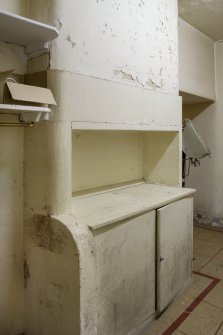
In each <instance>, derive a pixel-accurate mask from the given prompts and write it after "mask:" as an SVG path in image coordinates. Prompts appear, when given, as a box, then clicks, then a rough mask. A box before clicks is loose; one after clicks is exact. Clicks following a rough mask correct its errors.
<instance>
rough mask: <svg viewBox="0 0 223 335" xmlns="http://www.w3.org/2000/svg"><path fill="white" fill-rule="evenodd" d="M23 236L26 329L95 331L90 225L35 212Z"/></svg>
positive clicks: (47, 334)
mask: <svg viewBox="0 0 223 335" xmlns="http://www.w3.org/2000/svg"><path fill="white" fill-rule="evenodd" d="M25 237H26V238H25V240H26V247H25V262H24V274H25V305H26V326H27V329H26V334H30V335H37V334H38V335H61V334H66V335H78V334H80V333H81V334H92V335H94V334H96V327H95V316H96V313H95V308H96V307H95V304H93V303H92V301H95V297H94V294H95V292H96V290H95V285H94V278H95V273H94V272H95V263H94V249H93V244H92V238H91V236H90V231H89V229H88V228H87V227H86V226H84V225H83V226H82V225H79V224H78V223H77V222H76V221H75V218H74V217H73V216H69V215H64V216H60V217H50V216H47V215H46V216H44V215H34V216H32V218H31V219H30V220H29V222H28V223H27V224H26V229H25Z"/></svg>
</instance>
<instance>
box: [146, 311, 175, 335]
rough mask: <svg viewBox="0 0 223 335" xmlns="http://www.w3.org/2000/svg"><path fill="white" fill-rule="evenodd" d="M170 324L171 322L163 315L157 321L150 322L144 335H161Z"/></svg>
mask: <svg viewBox="0 0 223 335" xmlns="http://www.w3.org/2000/svg"><path fill="white" fill-rule="evenodd" d="M171 323H172V321H171V320H170V319H168V318H167V317H166V316H165V314H163V315H161V317H160V318H159V319H156V320H154V321H153V322H152V324H151V327H150V328H149V329H148V332H147V333H146V334H145V335H162V334H163V332H164V331H165V330H166V329H167V328H168V327H169V326H170V325H171Z"/></svg>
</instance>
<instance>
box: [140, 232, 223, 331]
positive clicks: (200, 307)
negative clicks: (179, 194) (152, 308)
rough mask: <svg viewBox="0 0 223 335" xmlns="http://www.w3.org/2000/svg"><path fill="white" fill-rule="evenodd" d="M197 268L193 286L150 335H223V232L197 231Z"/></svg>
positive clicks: (195, 238)
mask: <svg viewBox="0 0 223 335" xmlns="http://www.w3.org/2000/svg"><path fill="white" fill-rule="evenodd" d="M193 264H194V271H195V272H196V273H195V274H194V281H193V284H192V285H191V286H190V287H189V289H188V290H187V291H186V292H185V293H184V294H183V295H182V296H180V297H179V298H178V299H177V300H176V301H175V302H174V303H173V304H172V305H171V306H170V307H169V308H168V309H167V310H166V311H165V313H163V315H162V316H161V317H160V318H159V319H157V320H155V321H153V323H152V326H151V328H150V329H149V330H148V331H147V333H146V335H171V334H173V335H223V232H216V231H212V230H207V229H203V228H199V227H194V263H193ZM202 274H203V275H204V276H203V275H202ZM209 277H211V278H209ZM212 277H213V279H212ZM214 278H218V279H220V280H215V279H214ZM205 290H206V291H205ZM207 292H209V293H208V294H206V295H205V293H207ZM199 296H200V298H198V297H199ZM201 298H202V299H201ZM194 303H195V304H194ZM188 306H189V308H188ZM185 310H186V312H185ZM188 315H189V316H188ZM176 326H177V327H176Z"/></svg>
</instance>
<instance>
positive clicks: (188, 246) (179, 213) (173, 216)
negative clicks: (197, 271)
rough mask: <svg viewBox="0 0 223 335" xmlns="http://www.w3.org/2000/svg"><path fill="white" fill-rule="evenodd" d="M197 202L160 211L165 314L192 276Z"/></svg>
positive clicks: (160, 300)
mask: <svg viewBox="0 0 223 335" xmlns="http://www.w3.org/2000/svg"><path fill="white" fill-rule="evenodd" d="M192 225H193V198H192V197H190V198H185V199H182V200H180V201H177V202H175V203H173V204H170V205H168V206H165V207H162V208H160V209H158V210H157V309H158V311H159V312H161V311H162V310H163V309H164V308H165V307H167V305H168V304H169V303H170V302H171V300H172V299H173V298H174V297H175V296H176V295H177V293H179V292H180V290H181V289H182V287H183V286H184V285H185V284H186V282H189V280H190V279H191V276H192V227H193V226H192Z"/></svg>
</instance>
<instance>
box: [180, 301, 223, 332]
mask: <svg viewBox="0 0 223 335" xmlns="http://www.w3.org/2000/svg"><path fill="white" fill-rule="evenodd" d="M222 320H223V310H222V309H220V308H218V307H215V306H212V305H209V304H207V303H205V302H201V303H200V305H199V306H198V307H197V308H196V309H195V310H194V311H193V312H192V313H191V314H190V316H189V317H188V318H187V319H186V320H185V321H184V322H183V323H182V324H181V325H180V327H179V328H178V330H179V331H182V332H183V333H185V334H187V335H216V331H217V330H218V328H219V326H220V324H221V322H222Z"/></svg>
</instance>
